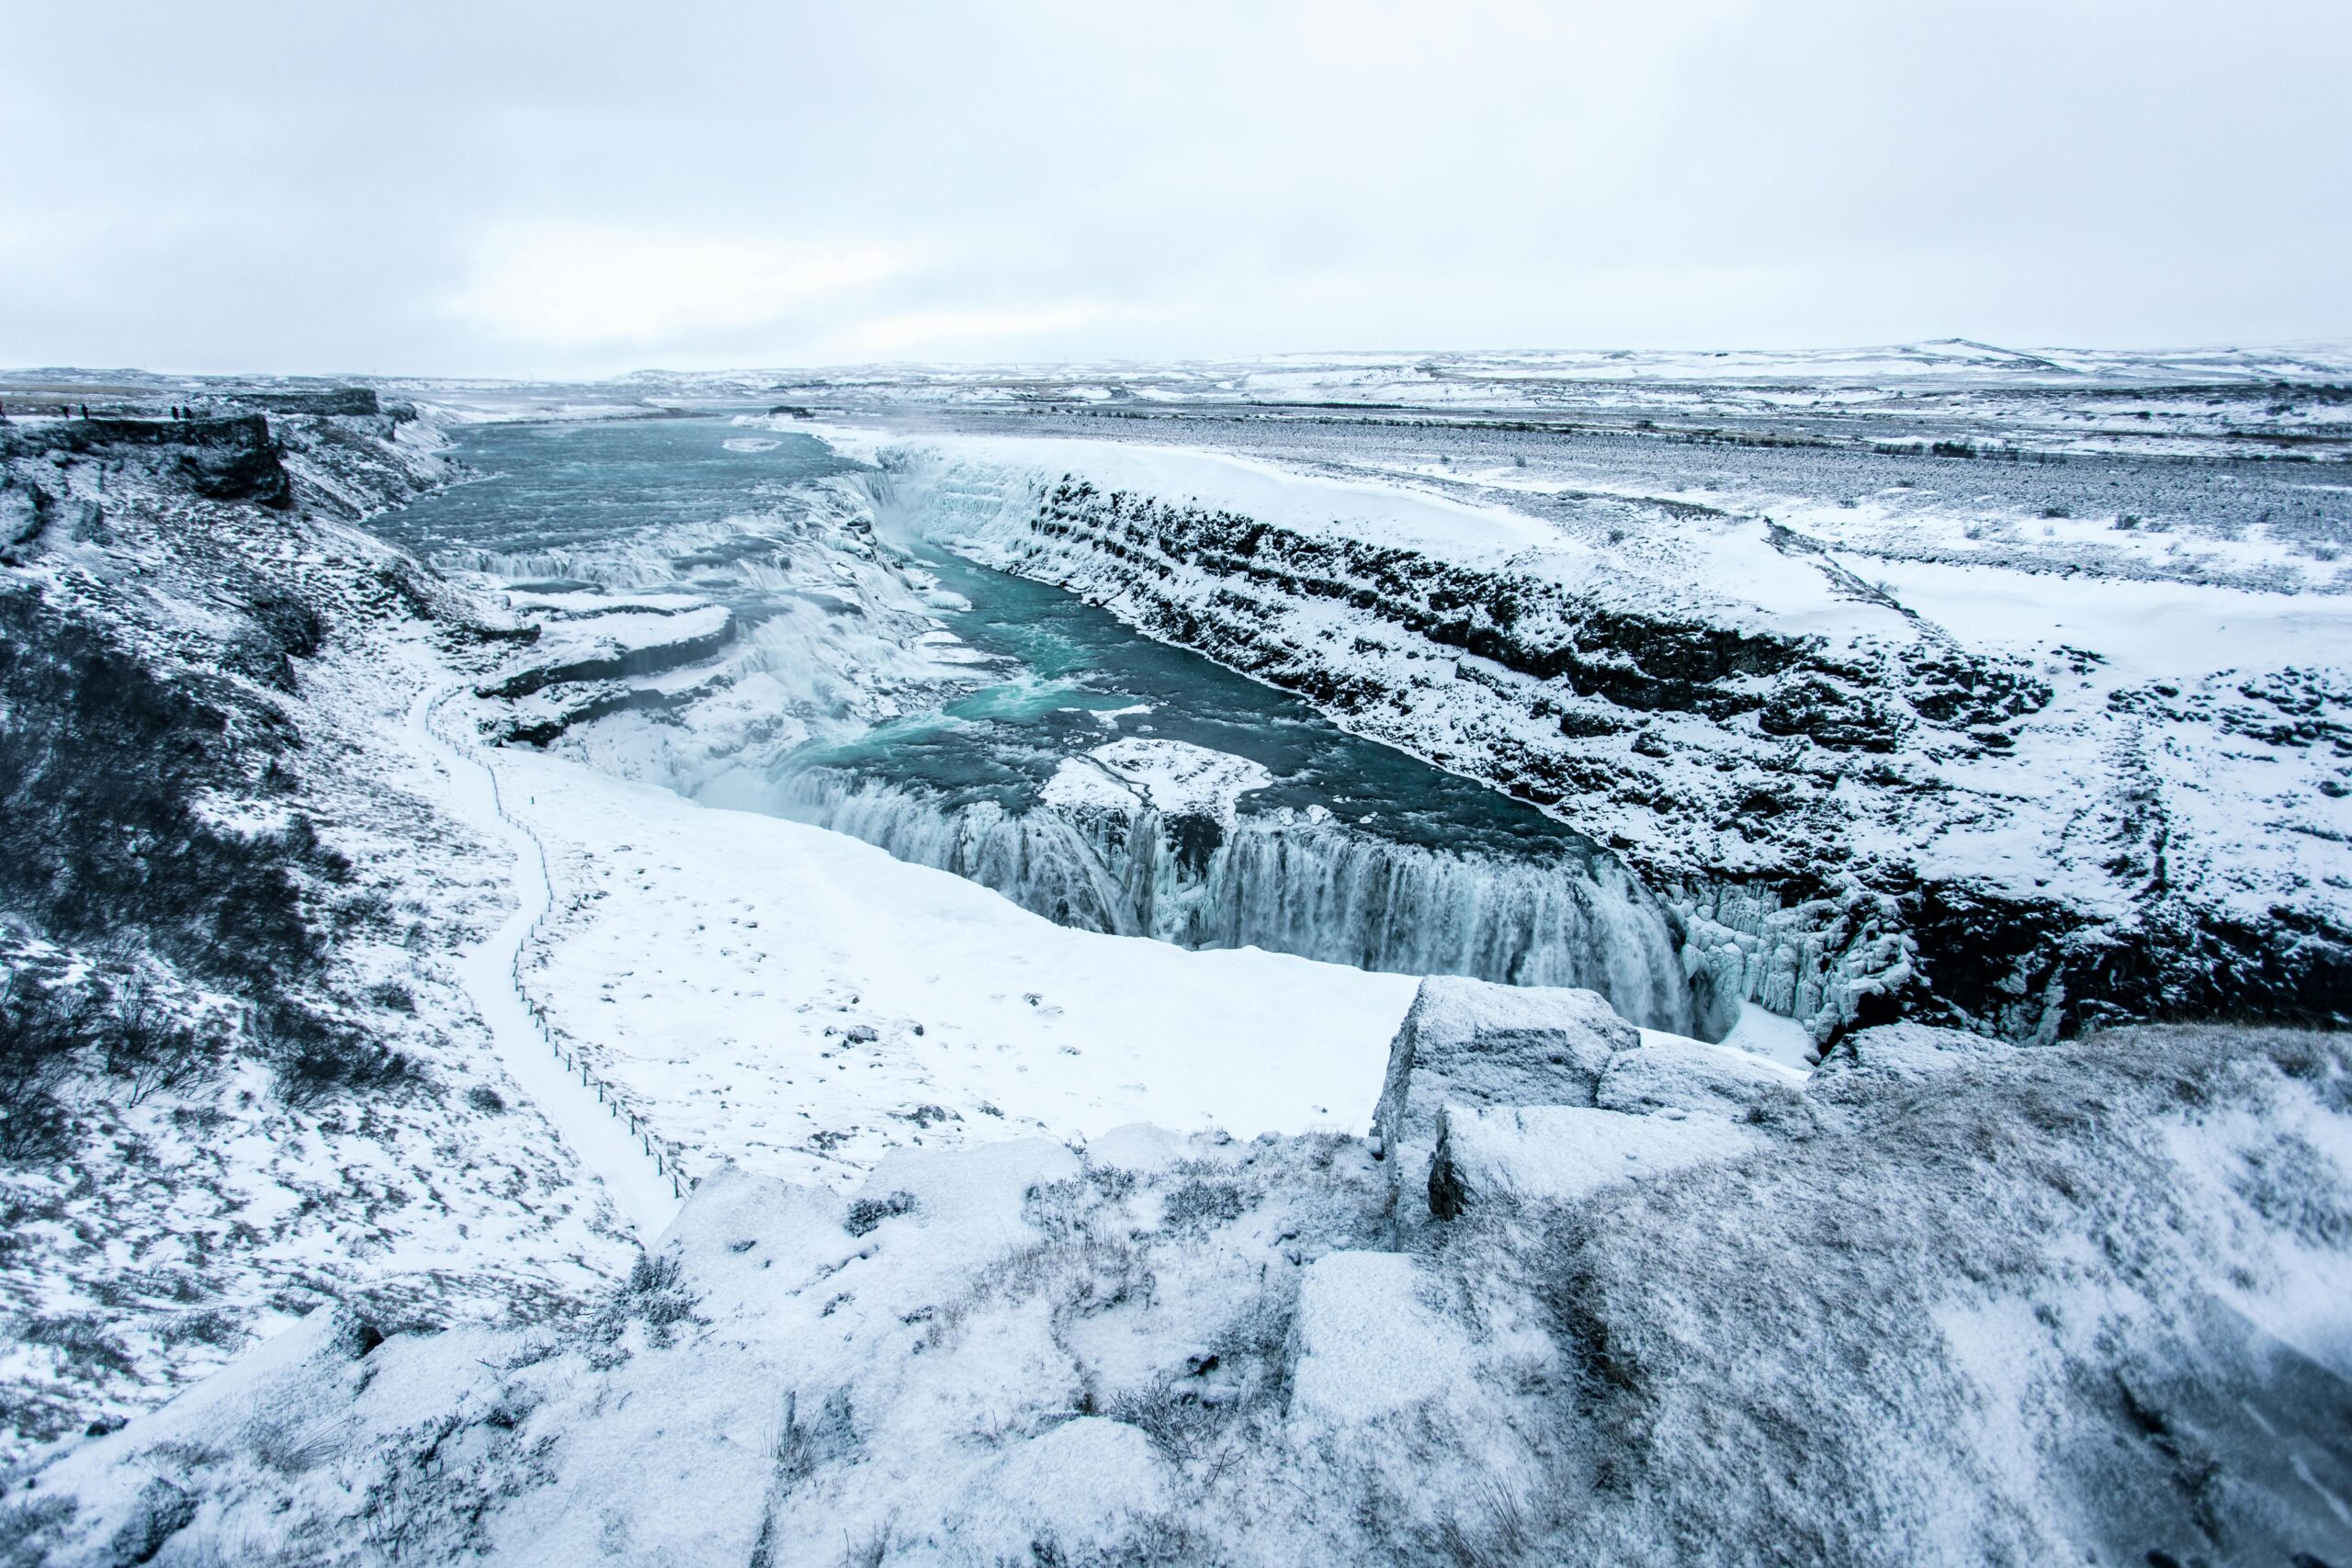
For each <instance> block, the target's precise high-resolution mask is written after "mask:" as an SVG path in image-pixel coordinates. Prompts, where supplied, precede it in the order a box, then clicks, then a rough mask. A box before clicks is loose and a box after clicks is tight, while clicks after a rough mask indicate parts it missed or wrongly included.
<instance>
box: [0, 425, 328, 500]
mask: <svg viewBox="0 0 2352 1568" xmlns="http://www.w3.org/2000/svg"><path fill="white" fill-rule="evenodd" d="M36 443H37V444H38V446H37V447H36ZM122 448H130V449H134V450H135V449H142V448H144V449H154V450H156V451H157V452H158V453H159V454H160V455H163V456H164V457H166V458H167V460H168V461H169V462H170V464H171V466H172V467H173V468H175V470H176V471H177V473H178V475H179V477H180V478H181V479H183V480H184V481H185V482H186V483H187V486H188V488H189V489H190V490H192V491H195V492H196V493H197V494H198V495H200V496H202V497H204V498H205V499H206V500H208V501H243V502H253V503H254V504H255V505H260V506H268V507H275V508H283V507H288V506H291V505H293V504H294V485H293V481H292V480H291V479H289V478H288V475H287V472H286V468H285V465H284V464H282V463H281V462H279V461H278V452H277V442H275V441H274V440H272V439H271V438H270V434H269V421H267V420H266V419H264V418H263V417H262V416H261V415H260V414H257V413H244V414H229V415H224V416H221V417H219V418H213V419H74V420H62V421H59V422H57V423H51V424H48V425H45V426H42V427H40V429H38V430H36V431H33V432H30V433H28V434H14V433H8V434H0V457H17V456H20V455H22V454H23V453H24V452H25V451H27V450H30V449H49V450H58V451H63V452H67V453H71V454H74V455H75V456H96V455H99V454H102V453H105V452H107V451H110V450H118V449H122Z"/></svg>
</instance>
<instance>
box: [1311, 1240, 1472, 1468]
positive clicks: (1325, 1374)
mask: <svg viewBox="0 0 2352 1568" xmlns="http://www.w3.org/2000/svg"><path fill="white" fill-rule="evenodd" d="M1416 1279H1417V1276H1416V1273H1415V1270H1414V1267H1413V1260H1412V1258H1409V1257H1408V1256H1406V1255H1405V1254H1403V1253H1398V1252H1334V1253H1330V1254H1329V1255H1327V1256H1326V1257H1324V1258H1321V1259H1320V1260H1318V1261H1317V1262H1316V1263H1315V1264H1314V1265H1313V1266H1312V1267H1310V1268H1309V1269H1307V1270H1306V1276H1305V1278H1304V1279H1302V1280H1300V1282H1299V1289H1298V1329H1297V1332H1298V1353H1299V1354H1298V1370H1297V1371H1296V1372H1295V1374H1294V1376H1293V1382H1292V1384H1291V1413H1292V1414H1293V1415H1294V1416H1304V1417H1306V1418H1308V1419H1311V1420H1321V1421H1325V1422H1328V1423H1329V1424H1331V1425H1334V1426H1351V1425H1355V1424H1357V1423H1361V1422H1364V1421H1368V1420H1371V1419H1373V1418H1374V1417H1376V1416H1386V1415H1389V1414H1392V1413H1394V1412H1396V1411H1399V1410H1406V1409H1409V1408H1411V1407H1412V1406H1414V1405H1416V1404H1422V1403H1423V1402H1425V1401H1428V1400H1430V1399H1434V1398H1436V1397H1438V1396H1439V1395H1441V1394H1442V1393H1444V1392H1445V1391H1446V1389H1447V1388H1448V1386H1449V1385H1451V1384H1452V1383H1453V1381H1454V1380H1455V1379H1457V1378H1459V1377H1461V1376H1462V1375H1463V1374H1464V1372H1465V1371H1467V1370H1468V1365H1469V1359H1468V1357H1467V1356H1466V1355H1465V1354H1464V1348H1463V1347H1462V1343H1461V1337H1460V1331H1459V1330H1458V1329H1456V1328H1454V1327H1453V1326H1452V1325H1448V1324H1447V1323H1446V1322H1445V1321H1444V1320H1442V1318H1440V1317H1439V1316H1438V1314H1435V1313H1433V1312H1431V1311H1430V1309H1429V1308H1428V1307H1426V1306H1424V1305H1423V1304H1422V1303H1421V1302H1420V1300H1419V1295H1418V1293H1417V1285H1416Z"/></svg>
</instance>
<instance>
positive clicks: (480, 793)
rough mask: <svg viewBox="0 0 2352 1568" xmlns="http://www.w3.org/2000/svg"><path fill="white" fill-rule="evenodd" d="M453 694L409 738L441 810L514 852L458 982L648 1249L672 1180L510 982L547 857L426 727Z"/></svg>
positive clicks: (466, 755) (456, 747) (540, 903)
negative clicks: (487, 928)
mask: <svg viewBox="0 0 2352 1568" xmlns="http://www.w3.org/2000/svg"><path fill="white" fill-rule="evenodd" d="M459 689H460V688H459V687H458V686H457V685H447V686H442V687H438V688H435V689H432V690H428V691H426V692H424V694H421V695H420V696H418V698H417V699H416V701H415V702H414V703H413V705H411V706H410V708H409V713H408V731H409V738H410V740H411V742H412V744H417V745H420V746H421V747H422V748H424V750H426V752H427V754H430V755H437V756H439V757H441V758H442V759H443V760H444V761H446V763H447V769H446V772H447V778H448V781H449V804H450V807H451V809H452V810H453V811H455V812H456V814H457V816H458V818H459V819H460V820H462V821H464V822H465V823H467V824H468V825H469V826H470V827H472V828H473V829H476V830H477V831H479V832H480V833H481V834H482V836H483V837H485V838H487V839H489V840H492V841H493V842H503V843H505V844H506V845H508V846H509V848H511V849H512V850H513V852H514V854H515V912H514V913H513V914H511V915H509V916H508V917H507V918H506V919H505V921H504V922H503V924H502V925H500V926H499V928H498V929H497V930H496V931H492V933H491V934H490V936H489V937H488V938H486V939H485V940H484V941H483V942H481V943H480V944H478V945H477V946H476V947H475V948H474V949H473V950H472V951H471V952H469V953H467V954H466V955H465V956H464V957H462V958H461V959H459V960H458V976H459V978H460V979H461V980H462V981H463V982H464V984H465V987H466V989H467V991H468V992H469V994H470V995H471V996H472V997H473V999H474V1005H475V1006H476V1007H477V1008H479V1009H480V1010H481V1019H482V1023H483V1025H484V1027H486V1028H487V1029H488V1030H489V1032H490V1038H491V1043H492V1047H493V1048H494V1049H495V1050H496V1052H497V1054H498V1060H499V1065H500V1066H502V1067H503V1068H504V1069H505V1071H506V1074H507V1076H508V1077H511V1078H512V1079H514V1081H515V1084H516V1085H517V1086H518V1087H520V1088H521V1089H522V1090H523V1092H524V1093H526V1094H527V1095H529V1096H530V1097H531V1100H532V1102H533V1103H534V1104H535V1105H536V1106H537V1108H538V1110H539V1111H540V1113H541V1114H542V1115H544V1116H546V1118H547V1119H548V1122H549V1123H550V1124H552V1125H553V1126H554V1127H555V1129H556V1131H557V1132H558V1133H559V1134H560V1135H561V1136H562V1138H563V1141H564V1142H565V1143H566V1144H568V1145H571V1149H572V1152H573V1153H574V1154H576V1155H577V1156H579V1158H580V1161H581V1164H582V1166H583V1167H584V1168H586V1169H587V1171H588V1172H589V1173H590V1174H591V1175H592V1176H594V1178H595V1179H597V1180H598V1181H599V1182H601V1183H603V1185H604V1188H605V1192H606V1193H607V1194H608V1195H609V1196H610V1197H611V1199H612V1201H613V1207H614V1208H615V1209H616V1210H617V1211H618V1212H619V1213H620V1216H621V1218H622V1219H624V1220H625V1221H627V1222H628V1224H629V1225H630V1226H631V1228H633V1229H634V1230H635V1231H636V1232H637V1235H638V1238H639V1240H640V1241H641V1242H647V1243H650V1242H651V1241H652V1240H653V1239H654V1238H655V1237H657V1236H659V1235H661V1234H662V1232H663V1231H664V1230H666V1229H668V1228H669V1224H670V1222H671V1220H673V1218H675V1217H676V1215H677V1212H678V1206H679V1201H680V1197H681V1195H682V1194H681V1185H680V1181H679V1179H678V1178H677V1177H676V1176H675V1175H674V1174H673V1173H672V1172H670V1171H669V1170H667V1169H666V1168H664V1165H663V1163H662V1161H661V1160H660V1159H659V1158H658V1156H655V1155H654V1154H653V1153H652V1145H651V1142H650V1139H648V1138H646V1137H645V1135H644V1134H642V1133H641V1132H639V1131H637V1130H635V1129H634V1128H633V1127H632V1126H631V1124H630V1123H629V1122H628V1120H627V1119H626V1117H625V1115H624V1114H623V1113H622V1112H621V1111H619V1110H618V1109H617V1107H616V1106H615V1105H614V1104H612V1103H610V1102H609V1101H608V1100H606V1098H605V1095H604V1093H603V1091H602V1090H601V1089H598V1088H597V1087H595V1086H594V1084H592V1083H591V1082H589V1081H588V1080H587V1079H586V1078H585V1077H583V1076H581V1075H579V1074H576V1073H575V1072H574V1071H572V1070H571V1067H570V1066H567V1064H566V1063H565V1061H564V1060H563V1058H562V1057H561V1056H560V1055H558V1053H557V1051H556V1048H555V1046H554V1045H553V1044H552V1043H550V1041H549V1040H548V1036H547V1034H546V1032H544V1029H543V1027H542V1025H541V1024H540V1023H539V1021H538V1020H537V1017H535V1016H534V1014H533V1012H532V1010H531V1009H530V1006H529V1005H528V1003H527V1002H526V1000H525V998H524V996H523V992H522V987H520V985H519V984H518V983H517V981H516V977H515V976H516V966H517V964H518V962H519V959H520V955H521V953H522V949H523V943H524V942H526V941H527V940H528V939H529V937H530V935H531V932H532V931H534V930H535V929H536V928H537V925H538V923H539V922H540V921H541V920H542V919H545V918H546V917H547V913H548V908H549V906H550V904H551V902H552V889H551V887H550V886H549V884H548V871H547V857H546V854H545V853H544V852H543V851H542V850H541V848H540V846H539V843H538V840H537V837H536V836H535V835H533V834H532V832H531V831H530V830H529V829H527V828H526V827H524V826H523V825H522V824H521V823H520V822H518V821H517V820H515V818H512V817H510V816H509V815H508V814H507V812H506V809H505V807H504V804H503V802H502V801H501V799H500V797H499V789H498V777H497V775H496V774H495V773H492V770H491V768H490V766H489V764H488V763H487V762H485V761H482V759H481V758H480V757H478V756H476V755H474V754H473V752H472V751H471V750H469V748H467V747H465V746H463V745H461V744H459V743H458V742H455V741H453V740H451V739H449V738H448V737H447V736H446V735H444V734H443V733H442V732H441V730H440V729H439V728H438V727H437V726H436V725H435V723H434V716H435V713H436V712H437V711H438V710H439V708H440V705H441V704H442V703H443V702H444V701H446V700H447V698H448V697H450V696H451V695H453V694H455V693H456V692H457V691H458V690H459Z"/></svg>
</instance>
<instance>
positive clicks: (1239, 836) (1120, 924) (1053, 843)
mask: <svg viewBox="0 0 2352 1568" xmlns="http://www.w3.org/2000/svg"><path fill="white" fill-rule="evenodd" d="M769 808H770V809H772V810H774V811H775V812H776V813H777V814H779V815H783V816H789V817H792V818H797V819H798V820H801V821H806V822H810V823H813V824H815V825H817V826H819V827H823V828H830V829H833V830H835V831H837V832H842V833H848V834H850V835H851V836H853V837H854V838H859V839H863V840H865V841H866V842H868V843H871V844H876V845H878V846H879V847H881V848H883V849H885V850H888V852H890V853H891V854H892V855H894V856H896V857H898V858H899V859H900V860H905V861H911V862H914V863H918V864H922V865H930V866H936V867H938V868H939V869H940V870H943V871H951V872H954V873H956V874H957V875H959V876H965V877H969V878H970V879H971V880H973V881H975V882H978V883H980V884H982V885H983V886H989V887H993V888H995V889H996V890H997V891H998V892H1000V893H1002V894H1003V895H1004V896H1005V897H1008V898H1011V899H1012V900H1013V901H1014V902H1015V903H1017V904H1019V905H1021V906H1022V907H1023V908H1027V909H1031V910H1034V911H1035V912H1036V913H1038V914H1040V915H1044V916H1046V918H1047V919H1052V920H1056V921H1057V922H1059V923H1061V924H1064V925H1073V926H1079V927H1082V928H1084V929H1086V930H1090V931H1110V932H1114V933H1116V934H1119V935H1125V936H1148V937H1155V938H1158V939H1159V940H1160V941H1163V942H1176V943H1178V944H1180V945H1182V946H1185V947H1262V948H1268V949H1271V950H1272V951H1275V952H1280V953H1297V954H1299V955H1301V956H1302V957H1306V958H1317V959H1322V960H1325V961H1327V962H1329V963H1335V964H1354V965H1356V966H1358V967H1360V968H1365V969H1384V970H1390V971H1395V972H1397V973H1401V974H1408V975H1468V976H1474V977H1476V978H1478V979H1485V980H1495V981H1500V982H1502V983H1504V984H1508V985H1519V986H1581V987H1586V988H1588V989H1591V990H1596V991H1599V992H1600V994H1601V995H1603V996H1605V997H1607V998H1609V1000H1610V1003H1611V1006H1613V1007H1615V1008H1616V1009H1617V1010H1618V1011H1620V1012H1622V1013H1623V1014H1624V1015H1625V1016H1626V1017H1628V1018H1631V1019H1634V1020H1635V1021H1639V1022H1642V1023H1645V1024H1647V1025H1649V1026H1650V1027H1652V1028H1657V1029H1665V1030H1669V1031H1672V1032H1677V1033H1682V1034H1688V1033H1691V1032H1694V1030H1695V1028H1696V1027H1697V1018H1696V1013H1697V1009H1696V1008H1695V1007H1694V1004H1693V1001H1692V997H1691V987H1690V985H1689V983H1688V981H1687V980H1686V978H1685V976H1684V973H1683V965H1682V961H1681V945H1682V944H1681V938H1680V931H1679V922H1678V921H1676V919H1675V918H1674V916H1673V915H1672V914H1671V912H1669V911H1668V909H1667V908H1665V907H1664V906H1663V905H1662V904H1660V903H1659V902H1658V900H1657V899H1656V898H1655V897H1652V896H1651V895H1650V894H1649V893H1648V892H1647V891H1646V890H1645V889H1644V888H1643V887H1642V886H1640V884H1638V883H1637V882H1636V881H1634V878H1633V877H1632V876H1631V875H1630V874H1628V873H1627V872H1626V871H1625V870H1624V869H1623V867H1622V866H1620V865H1618V864H1617V863H1615V862H1614V861H1613V860H1611V859H1609V858H1608V857H1606V856H1600V855H1592V856H1577V855H1576V854H1575V853H1573V852H1563V853H1562V854H1560V855H1559V856H1557V857H1555V858H1552V859H1548V860H1544V861H1534V860H1523V859H1522V860H1504V859H1498V858H1496V857H1493V856H1488V855H1481V854H1475V853H1462V852H1451V851H1442V850H1432V849H1429V848H1426V847H1423V846H1420V845H1417V844H1408V843H1398V842H1395V841H1391V840H1383V839H1380V838H1377V837H1374V836H1373V835H1371V834H1368V833H1366V832H1363V831H1362V830H1361V829H1353V828H1349V827H1345V826H1342V825H1340V824H1338V823H1336V822H1334V821H1332V820H1331V819H1330V818H1329V816H1328V814H1316V813H1308V812H1299V811H1295V810H1293V809H1291V808H1288V807H1283V808H1279V809H1276V810H1274V811H1272V812H1267V813H1263V814H1257V815H1250V814H1244V815H1241V816H1240V817H1238V819H1237V820H1235V821H1234V822H1232V823H1231V824H1229V825H1228V824H1225V823H1220V822H1218V821H1216V819H1214V818H1208V817H1205V816H1200V815H1193V814H1183V813H1180V814H1172V815H1171V814H1167V813H1163V812H1160V811H1159V810H1156V809H1154V808H1153V807H1149V806H1148V805H1143V804H1140V803H1138V804H1136V805H1135V806H1133V807H1129V808H1127V809H1125V810H1121V809H1118V808H1117V807H1109V806H1099V805H1090V806H1083V807H1075V808H1073V807H1057V806H1054V805H1048V804H1043V803H1039V804H1033V805H1030V806H1029V807H1028V808H1027V809H1025V810H1016V809H1012V808H1010V807H1008V806H1007V805H1006V804H1005V803H1004V802H1003V801H1001V800H1000V799H998V798H994V797H991V796H983V797H981V798H978V799H965V800H960V801H959V800H956V799H954V798H952V797H950V796H946V795H940V794H936V793H933V792H930V791H925V790H922V789H919V788H908V787H902V786H897V785H892V784H884V783H879V782H876V781H874V780H871V779H866V780H859V779H856V778H854V776H851V775H848V774H845V773H842V772H840V771H838V770H834V769H830V768H820V769H810V770H807V771H802V772H796V773H789V774H787V775H786V777H784V778H783V779H781V780H779V781H778V785H777V788H776V791H775V795H773V796H772V797H771V798H770V802H769Z"/></svg>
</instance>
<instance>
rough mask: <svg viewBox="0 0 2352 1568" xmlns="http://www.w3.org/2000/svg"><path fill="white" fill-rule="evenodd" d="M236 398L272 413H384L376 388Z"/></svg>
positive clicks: (358, 416)
mask: <svg viewBox="0 0 2352 1568" xmlns="http://www.w3.org/2000/svg"><path fill="white" fill-rule="evenodd" d="M235 397H236V400H237V401H239V402H241V403H246V404H249V405H251V406H252V407H254V408H257V409H266V410H267V411H268V412H271V413H306V414H320V415H328V416H341V417H344V418H346V419H367V418H373V417H374V416H376V415H377V414H380V413H382V412H385V411H384V407H383V404H382V403H381V402H380V401H379V400H378V398H377V396H376V389H374V388H373V387H330V388H326V389H322V390H319V391H299V392H239V393H236V394H235ZM408 417H409V418H411V419H414V418H415V417H416V411H415V410H414V409H413V408H412V409H410V410H409V411H408Z"/></svg>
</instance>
